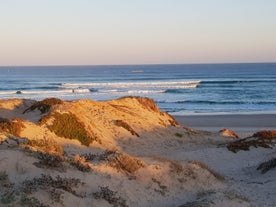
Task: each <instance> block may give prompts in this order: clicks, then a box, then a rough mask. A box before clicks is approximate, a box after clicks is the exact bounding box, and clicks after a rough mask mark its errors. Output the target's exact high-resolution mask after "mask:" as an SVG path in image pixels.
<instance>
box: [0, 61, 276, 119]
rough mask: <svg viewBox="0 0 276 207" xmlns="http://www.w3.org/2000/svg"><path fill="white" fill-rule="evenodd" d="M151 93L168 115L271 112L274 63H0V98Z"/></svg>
mask: <svg viewBox="0 0 276 207" xmlns="http://www.w3.org/2000/svg"><path fill="white" fill-rule="evenodd" d="M130 95H132V96H146V97H150V98H153V99H154V100H155V101H156V102H157V104H158V105H159V107H160V108H161V109H162V110H165V111H168V112H170V113H172V114H203V113H211V114H217V113H276V64H275V63H269V64H268V63H267V64H201V65H188V64H185V65H124V66H47V67H46V66H45V67H36V66H34V67H0V98H1V99H4V98H30V99H36V100H41V99H44V98H46V97H58V98H62V99H66V100H72V99H80V98H89V99H93V100H107V99H114V98H118V97H122V96H130Z"/></svg>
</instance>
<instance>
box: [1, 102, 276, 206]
mask: <svg viewBox="0 0 276 207" xmlns="http://www.w3.org/2000/svg"><path fill="white" fill-rule="evenodd" d="M175 118H176V120H175V119H174V117H172V116H171V115H170V114H168V113H166V112H162V111H160V109H159V108H158V107H157V105H156V104H155V102H154V101H153V100H152V99H149V98H141V97H125V98H120V99H116V100H110V101H104V102H96V101H92V100H74V101H65V100H60V99H56V98H50V99H45V100H43V101H34V100H23V99H9V100H0V206H1V207H8V206H19V207H20V206H22V207H24V206H43V207H49V206H54V207H63V206H66V207H67V206H68V207H74V206H79V207H86V206H94V207H98V206H101V207H102V206H104V207H148V206H149V207H167V206H175V207H195V206H206V207H215V206H220V207H232V206H233V207H244V206H248V207H259V206H264V207H275V203H276V180H275V177H276V174H275V173H276V171H275V166H276V165H275V163H274V162H275V144H276V143H275V140H276V131H260V132H258V130H259V129H269V128H274V124H273V123H275V117H274V115H250V116H249V115H246V116H245V115H227V116H181V117H179V116H176V117H175ZM178 122H179V123H178ZM225 127H227V128H231V129H240V130H241V131H237V133H238V135H239V137H238V136H236V135H235V134H234V132H232V133H229V132H230V131H227V133H219V132H218V131H219V130H220V129H222V128H225ZM199 129H205V130H208V131H202V130H199ZM244 132H246V133H251V134H247V135H246V136H247V138H245V139H243V138H244V137H243V136H242V134H243V133H244ZM256 132H258V133H256Z"/></svg>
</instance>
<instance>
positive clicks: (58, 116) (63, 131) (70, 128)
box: [40, 112, 96, 146]
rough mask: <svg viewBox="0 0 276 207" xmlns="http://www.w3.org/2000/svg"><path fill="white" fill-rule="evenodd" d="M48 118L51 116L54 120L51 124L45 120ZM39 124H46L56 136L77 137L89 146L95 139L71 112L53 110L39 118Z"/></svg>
mask: <svg viewBox="0 0 276 207" xmlns="http://www.w3.org/2000/svg"><path fill="white" fill-rule="evenodd" d="M50 118H53V119H54V121H53V123H52V124H51V125H48V124H47V120H48V119H50ZM40 124H46V125H47V126H48V128H49V129H50V130H51V131H52V132H54V133H55V134H56V135H57V136H60V137H65V138H68V139H77V140H79V141H80V142H81V143H82V144H83V145H86V146H89V144H90V143H91V142H93V141H95V140H96V138H94V137H92V136H90V135H89V134H88V132H87V131H86V129H85V126H84V124H83V123H82V122H80V121H79V120H78V118H77V117H76V115H74V114H72V113H58V112H55V113H54V114H51V115H50V116H44V117H43V118H42V119H41V120H40Z"/></svg>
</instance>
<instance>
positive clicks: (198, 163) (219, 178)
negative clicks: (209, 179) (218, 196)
mask: <svg viewBox="0 0 276 207" xmlns="http://www.w3.org/2000/svg"><path fill="white" fill-rule="evenodd" d="M189 163H190V164H194V165H197V166H199V167H200V168H202V169H205V170H207V171H208V172H209V173H211V174H212V175H213V176H214V177H215V178H216V179H218V180H220V181H224V180H225V178H224V177H223V176H222V175H221V174H219V173H218V172H216V171H214V170H212V169H211V168H210V167H209V166H208V165H206V164H205V163H203V162H200V161H197V160H193V161H189Z"/></svg>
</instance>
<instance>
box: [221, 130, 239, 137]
mask: <svg viewBox="0 0 276 207" xmlns="http://www.w3.org/2000/svg"><path fill="white" fill-rule="evenodd" d="M219 133H220V134H221V135H222V136H224V137H231V138H233V139H238V138H239V136H238V135H237V134H236V133H235V132H234V131H232V130H231V129H222V130H220V131H219Z"/></svg>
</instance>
